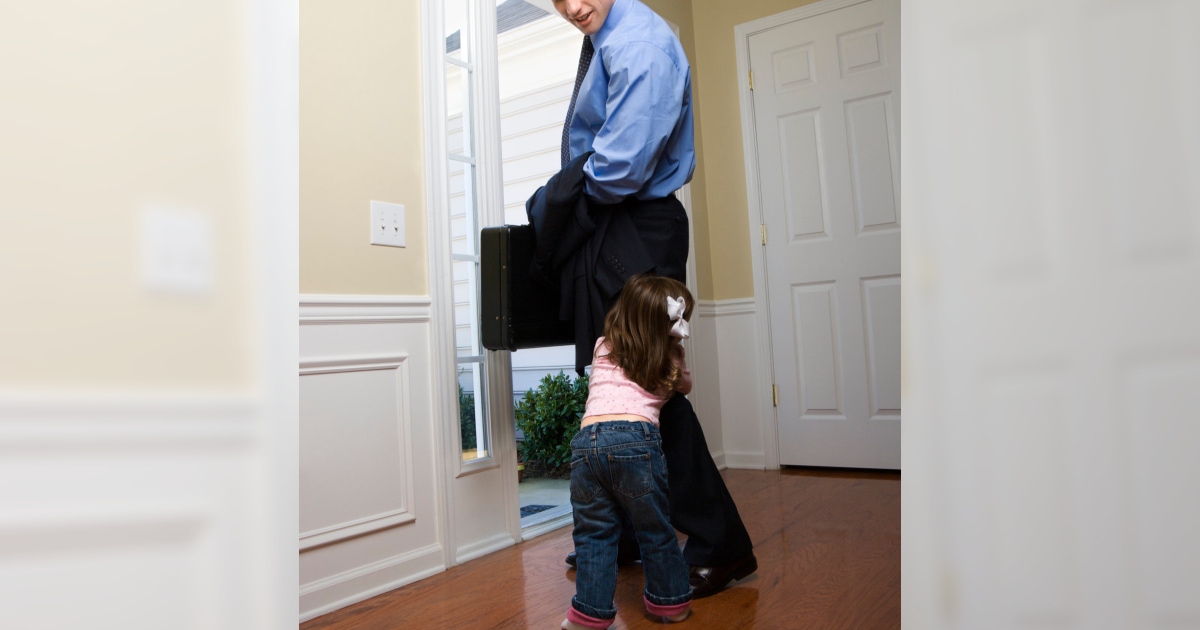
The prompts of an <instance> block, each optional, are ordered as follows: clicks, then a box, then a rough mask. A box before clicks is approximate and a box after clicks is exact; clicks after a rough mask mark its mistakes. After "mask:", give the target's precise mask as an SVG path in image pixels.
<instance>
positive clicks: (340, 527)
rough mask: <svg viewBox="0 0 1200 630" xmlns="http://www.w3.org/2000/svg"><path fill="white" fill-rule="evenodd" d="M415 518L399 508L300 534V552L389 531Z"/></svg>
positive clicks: (413, 520) (405, 509) (414, 520)
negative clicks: (364, 535) (380, 531)
mask: <svg viewBox="0 0 1200 630" xmlns="http://www.w3.org/2000/svg"><path fill="white" fill-rule="evenodd" d="M416 520H417V517H416V516H415V515H414V514H413V513H412V512H409V511H408V509H407V508H399V509H395V510H390V511H387V512H381V513H379V514H372V515H371V516H364V517H362V518H358V519H354V520H352V521H346V522H345V523H338V524H336V525H330V526H328V527H321V528H318V529H314V530H312V531H308V532H304V533H303V534H300V551H305V550H307V549H312V548H314V547H323V546H325V545H328V544H331V543H335V542H339V541H342V540H347V539H350V538H355V537H357V536H362V535H363V534H369V533H371V532H377V531H379V530H381V529H389V528H392V527H397V526H399V525H406V524H408V523H413V522H416Z"/></svg>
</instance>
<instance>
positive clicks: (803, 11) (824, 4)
mask: <svg viewBox="0 0 1200 630" xmlns="http://www.w3.org/2000/svg"><path fill="white" fill-rule="evenodd" d="M869 1H870V0H821V2H814V3H812V4H806V5H804V6H802V7H796V8H795V9H789V10H787V11H783V12H781V13H776V14H774V15H768V16H767V17H764V18H759V19H757V20H753V21H751V22H746V23H745V24H738V25H737V26H735V27H733V30H734V33H735V36H736V37H737V39H738V41H741V40H742V39H743V37H742V36H743V35H744V36H745V37H747V38H748V37H749V36H751V35H756V34H758V33H761V32H763V31H766V30H770V29H772V28H775V27H776V26H780V25H783V24H787V23H789V22H795V21H797V20H803V19H805V18H810V17H814V16H818V15H821V14H822V13H829V12H831V11H837V10H838V9H844V8H846V7H849V6H854V5H856V4H862V3H864V2H869ZM741 69H742V68H741V66H740V64H739V66H738V70H741ZM738 76H746V75H745V74H740V75H738Z"/></svg>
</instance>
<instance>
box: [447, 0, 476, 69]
mask: <svg viewBox="0 0 1200 630" xmlns="http://www.w3.org/2000/svg"><path fill="white" fill-rule="evenodd" d="M442 4H443V6H444V7H445V8H446V15H445V17H446V56H448V57H453V58H455V59H461V60H463V61H470V59H471V57H470V55H469V54H468V52H469V51H468V49H469V46H468V43H469V42H470V41H471V32H470V30H469V28H470V22H469V20H468V19H467V11H468V10H469V9H468V8H467V7H468V4H467V0H444V1H443V3H442Z"/></svg>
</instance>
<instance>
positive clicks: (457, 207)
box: [447, 160, 479, 256]
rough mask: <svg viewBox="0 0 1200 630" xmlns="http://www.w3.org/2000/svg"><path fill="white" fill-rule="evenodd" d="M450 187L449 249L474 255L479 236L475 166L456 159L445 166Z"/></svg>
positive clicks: (453, 251) (452, 251)
mask: <svg viewBox="0 0 1200 630" xmlns="http://www.w3.org/2000/svg"><path fill="white" fill-rule="evenodd" d="M447 174H448V175H449V178H448V184H449V187H450V251H451V253H454V254H463V255H467V256H474V255H476V254H477V253H478V251H477V250H476V241H477V240H478V238H479V221H478V220H477V214H476V203H475V167H474V166H471V165H470V164H464V163H462V162H459V161H457V160H449V165H448V166H447Z"/></svg>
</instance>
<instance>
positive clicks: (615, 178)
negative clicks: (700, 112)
mask: <svg viewBox="0 0 1200 630" xmlns="http://www.w3.org/2000/svg"><path fill="white" fill-rule="evenodd" d="M604 67H605V69H606V70H607V72H608V95H607V97H606V102H605V118H604V124H603V125H602V126H601V127H600V131H599V132H598V133H597V134H596V139H595V141H594V142H593V145H592V150H593V151H595V155H593V156H592V157H591V158H590V159H589V160H588V162H587V164H585V165H584V167H583V169H584V173H585V175H586V181H585V184H584V186H585V188H584V190H585V192H586V193H587V195H588V196H589V197H591V198H592V199H594V200H596V201H597V202H599V203H603V204H611V203H617V202H619V201H621V200H623V199H624V198H625V197H628V196H629V195H632V194H634V193H636V192H638V191H639V190H641V189H642V188H643V187H644V186H645V185H646V182H648V181H650V178H651V177H652V176H653V175H654V169H655V166H657V164H658V159H659V156H661V155H662V152H663V149H664V148H665V147H666V144H667V140H668V139H669V138H670V135H671V131H672V130H674V128H675V126H676V125H677V124H678V122H679V118H680V116H681V114H682V111H683V98H684V91H685V88H686V86H687V77H686V76H685V73H684V72H683V71H681V70H680V69H679V68H678V67H676V65H675V62H674V61H672V60H671V58H670V57H669V56H668V55H667V53H666V52H665V51H663V50H662V49H661V48H658V47H657V46H654V45H653V44H649V43H645V42H628V43H623V44H621V45H619V46H613V47H612V48H610V49H606V50H605V55H604Z"/></svg>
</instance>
